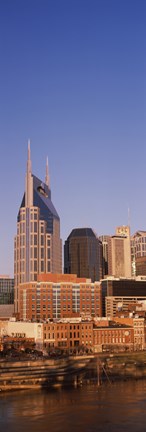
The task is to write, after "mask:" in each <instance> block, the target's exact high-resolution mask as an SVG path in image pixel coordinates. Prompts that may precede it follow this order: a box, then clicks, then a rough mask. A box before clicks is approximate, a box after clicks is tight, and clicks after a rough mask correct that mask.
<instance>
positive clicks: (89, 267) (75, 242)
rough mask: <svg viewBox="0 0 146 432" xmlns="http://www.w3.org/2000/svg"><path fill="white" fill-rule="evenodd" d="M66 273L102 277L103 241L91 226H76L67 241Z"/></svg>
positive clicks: (65, 249) (92, 279) (95, 279)
mask: <svg viewBox="0 0 146 432" xmlns="http://www.w3.org/2000/svg"><path fill="white" fill-rule="evenodd" d="M64 273H67V274H69V273H75V274H77V276H78V277H85V278H90V279H91V281H92V282H95V281H98V280H100V279H101V278H102V243H101V242H100V240H99V239H98V238H97V236H96V235H95V233H94V232H93V230H92V229H91V228H76V229H73V230H72V231H71V234H70V235H69V237H68V238H67V240H66V241H65V245H64Z"/></svg>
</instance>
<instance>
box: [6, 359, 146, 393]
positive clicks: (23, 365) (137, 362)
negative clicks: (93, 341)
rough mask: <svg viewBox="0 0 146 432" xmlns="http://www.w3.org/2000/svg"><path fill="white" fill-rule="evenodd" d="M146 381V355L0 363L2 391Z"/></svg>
mask: <svg viewBox="0 0 146 432" xmlns="http://www.w3.org/2000/svg"><path fill="white" fill-rule="evenodd" d="M140 378H146V352H139V353H138V352H136V353H125V354H122V353H121V354H108V355H107V354H102V355H96V356H87V357H84V356H82V357H77V356H76V357H69V358H65V359H42V360H25V361H22V360H21V361H12V360H11V361H4V360H1V361H0V391H4V390H16V389H31V388H32V389H34V388H35V389H37V388H43V387H46V388H51V387H58V386H62V385H65V384H74V385H78V384H81V383H84V382H88V381H90V380H94V381H98V380H100V381H101V380H104V379H109V381H110V382H112V381H114V380H115V379H122V380H127V379H140Z"/></svg>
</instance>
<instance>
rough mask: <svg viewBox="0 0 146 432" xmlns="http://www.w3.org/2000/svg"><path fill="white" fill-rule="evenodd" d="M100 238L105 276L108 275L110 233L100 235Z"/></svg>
mask: <svg viewBox="0 0 146 432" xmlns="http://www.w3.org/2000/svg"><path fill="white" fill-rule="evenodd" d="M99 240H100V241H101V242H102V254H103V258H102V267H103V277H104V276H107V275H108V240H109V236H108V235H102V236H99Z"/></svg>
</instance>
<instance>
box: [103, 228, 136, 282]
mask: <svg viewBox="0 0 146 432" xmlns="http://www.w3.org/2000/svg"><path fill="white" fill-rule="evenodd" d="M108 274H109V275H111V276H114V277H124V278H130V277H131V248H130V228H129V226H124V225H123V226H120V227H117V228H116V234H115V235H114V236H112V237H109V239H108Z"/></svg>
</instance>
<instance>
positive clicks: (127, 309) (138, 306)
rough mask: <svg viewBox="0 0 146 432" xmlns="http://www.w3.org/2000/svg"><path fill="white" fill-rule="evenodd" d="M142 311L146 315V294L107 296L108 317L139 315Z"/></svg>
mask: <svg viewBox="0 0 146 432" xmlns="http://www.w3.org/2000/svg"><path fill="white" fill-rule="evenodd" d="M141 311H142V312H145V315H146V296H145V297H144V296H143V297H142V296H107V297H106V298H105V314H106V317H109V318H110V317H116V316H119V317H121V318H124V317H133V316H135V315H136V316H139V315H141ZM142 315H143V314H142Z"/></svg>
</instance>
